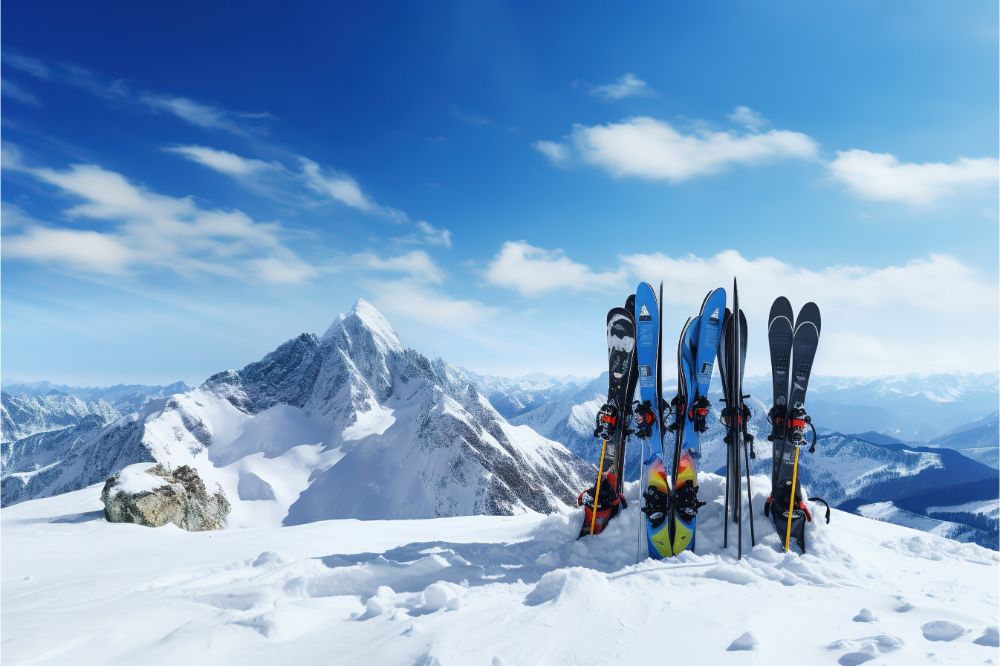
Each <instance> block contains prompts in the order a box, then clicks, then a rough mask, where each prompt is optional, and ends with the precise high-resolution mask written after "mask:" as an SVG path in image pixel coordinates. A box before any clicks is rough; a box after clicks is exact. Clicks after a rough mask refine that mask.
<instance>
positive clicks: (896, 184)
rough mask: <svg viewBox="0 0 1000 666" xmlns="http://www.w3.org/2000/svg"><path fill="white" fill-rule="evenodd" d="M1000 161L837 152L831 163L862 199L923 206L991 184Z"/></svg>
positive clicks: (836, 176)
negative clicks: (908, 159)
mask: <svg viewBox="0 0 1000 666" xmlns="http://www.w3.org/2000/svg"><path fill="white" fill-rule="evenodd" d="M998 170H1000V163H998V162H997V160H996V158H993V157H981V158H978V159H973V158H968V157H960V158H959V159H957V160H955V161H954V162H951V163H945V162H925V163H915V162H900V161H899V160H898V159H897V158H896V157H895V156H894V155H890V154H888V153H872V152H868V151H867V150H847V151H839V152H838V153H837V157H836V159H834V160H833V161H832V162H831V163H830V172H831V174H832V175H833V177H834V179H836V180H837V181H839V182H840V183H842V184H844V185H845V186H846V187H847V188H848V190H850V191H851V192H852V193H854V194H856V195H857V196H859V197H861V198H864V199H871V200H875V201H894V202H900V203H906V204H911V205H915V206H922V205H928V204H932V203H934V202H936V201H938V200H939V199H943V198H946V197H950V196H954V195H956V194H958V193H961V192H965V191H968V190H972V189H976V188H983V187H993V186H996V184H997V181H998Z"/></svg>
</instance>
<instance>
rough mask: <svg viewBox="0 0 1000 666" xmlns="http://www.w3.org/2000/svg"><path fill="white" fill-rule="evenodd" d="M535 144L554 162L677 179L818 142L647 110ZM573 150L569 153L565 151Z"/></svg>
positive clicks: (802, 150) (806, 150) (785, 154)
mask: <svg viewBox="0 0 1000 666" xmlns="http://www.w3.org/2000/svg"><path fill="white" fill-rule="evenodd" d="M551 143H552V142H548V143H546V144H545V145H544V147H539V146H538V145H537V143H536V146H535V147H536V148H537V149H538V150H540V151H541V152H542V153H543V154H545V155H546V156H547V157H548V158H549V159H550V160H552V161H553V162H555V163H557V164H564V163H567V160H568V159H572V160H573V161H578V162H581V163H584V164H590V165H593V166H597V167H600V168H603V169H605V170H606V171H608V172H610V173H611V174H612V175H614V176H616V177H634V178H642V179H645V180H658V181H665V182H668V183H679V182H682V181H685V180H689V179H691V178H695V177H698V176H706V175H711V174H715V173H719V172H720V171H723V170H725V169H727V168H730V167H732V166H740V165H742V166H746V165H753V164H759V163H762V162H768V161H777V160H783V159H813V158H815V157H816V153H817V146H816V143H815V142H814V141H813V140H812V139H811V138H809V137H808V136H806V135H805V134H802V133H800V132H792V131H788V130H771V131H769V132H764V133H743V134H741V133H737V132H726V131H713V130H707V129H700V130H695V131H692V132H690V133H684V132H681V131H680V130H678V129H676V128H675V127H674V126H673V125H671V124H670V123H668V122H665V121H662V120H657V119H655V118H650V117H646V116H641V117H636V118H629V119H627V120H624V121H622V122H618V123H609V124H607V125H594V126H586V125H576V126H574V128H573V131H572V133H571V134H570V136H569V137H568V139H567V140H566V141H565V142H564V143H562V144H555V145H556V146H561V147H562V148H563V149H564V150H559V149H558V148H555V147H553V146H552V145H549V144H551ZM567 156H571V157H567Z"/></svg>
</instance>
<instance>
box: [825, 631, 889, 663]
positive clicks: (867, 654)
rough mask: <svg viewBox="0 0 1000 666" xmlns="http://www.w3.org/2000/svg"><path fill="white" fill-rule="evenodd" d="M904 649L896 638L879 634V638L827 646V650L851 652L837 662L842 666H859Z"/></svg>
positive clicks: (845, 641) (840, 642)
mask: <svg viewBox="0 0 1000 666" xmlns="http://www.w3.org/2000/svg"><path fill="white" fill-rule="evenodd" d="M901 647H903V641H902V640H900V639H899V638H896V637H895V636H890V635H888V634H879V635H878V636H867V637H865V638H856V639H850V638H845V639H843V640H839V641H834V642H833V643H830V644H829V645H827V646H826V649H827V650H850V652H845V653H844V654H842V655H841V656H840V659H838V660H837V663H838V664H840V666H857V665H858V664H863V663H865V662H866V661H871V660H872V659H875V658H877V657H879V656H880V655H884V654H888V653H889V652H892V651H894V650H898V649H899V648H901Z"/></svg>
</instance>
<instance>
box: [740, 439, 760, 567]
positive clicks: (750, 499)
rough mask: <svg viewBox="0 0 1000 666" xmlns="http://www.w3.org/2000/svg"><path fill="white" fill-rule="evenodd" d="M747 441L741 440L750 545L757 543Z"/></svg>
mask: <svg viewBox="0 0 1000 666" xmlns="http://www.w3.org/2000/svg"><path fill="white" fill-rule="evenodd" d="M747 453H748V451H747V442H746V440H745V439H744V440H743V460H744V461H746V465H747V510H748V511H749V512H750V547H751V548H752V547H754V546H756V545H757V538H756V537H755V536H754V533H753V493H752V492H750V458H749V456H748V455H747Z"/></svg>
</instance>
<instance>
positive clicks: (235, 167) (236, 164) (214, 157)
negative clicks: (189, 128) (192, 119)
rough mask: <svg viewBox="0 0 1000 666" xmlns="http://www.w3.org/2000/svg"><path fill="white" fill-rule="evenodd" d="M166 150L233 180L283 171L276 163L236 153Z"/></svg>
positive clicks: (195, 148) (194, 148) (198, 148)
mask: <svg viewBox="0 0 1000 666" xmlns="http://www.w3.org/2000/svg"><path fill="white" fill-rule="evenodd" d="M164 150H165V151H166V152H168V153H174V154H176V155H180V156H181V157H184V158H186V159H189V160H191V161H192V162H195V163H197V164H200V165H202V166H205V167H208V168H209V169H213V170H215V171H218V172H219V173H222V174H225V175H227V176H231V177H233V178H250V177H254V176H257V175H260V174H262V173H266V172H269V171H276V170H281V169H282V167H281V165H280V164H276V163H274V162H265V161H264V160H258V159H253V158H251V157H242V156H240V155H237V154H236V153H231V152H229V151H226V150H218V149H216V148H208V147H206V146H195V145H185V146H167V147H166V148H164Z"/></svg>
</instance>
